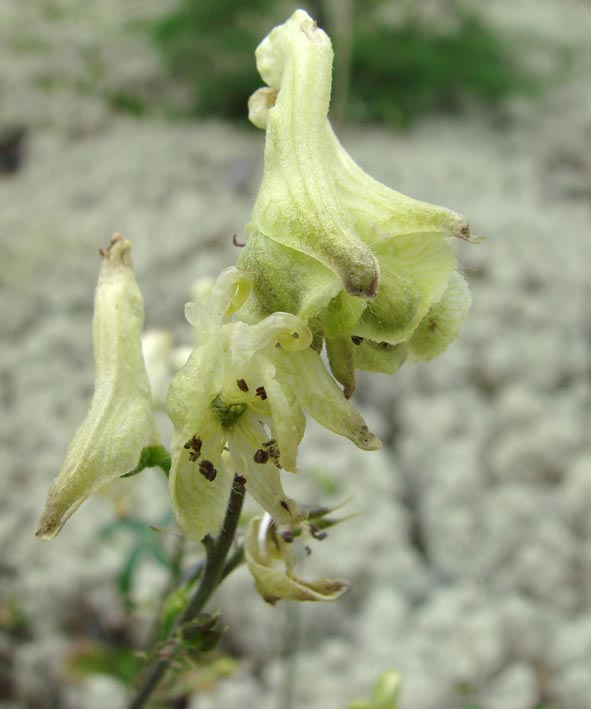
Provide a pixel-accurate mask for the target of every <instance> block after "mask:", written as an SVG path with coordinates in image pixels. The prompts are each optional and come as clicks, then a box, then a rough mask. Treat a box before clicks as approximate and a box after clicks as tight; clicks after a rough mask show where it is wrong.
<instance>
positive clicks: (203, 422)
mask: <svg viewBox="0 0 591 709" xmlns="http://www.w3.org/2000/svg"><path fill="white" fill-rule="evenodd" d="M194 424H195V425H194V427H191V426H190V425H189V426H187V427H185V428H184V429H183V430H180V431H175V432H174V434H173V439H172V450H171V455H172V466H171V469H170V476H169V485H168V489H169V494H170V501H171V505H172V508H173V510H174V513H175V517H176V520H177V523H178V526H179V528H180V530H181V531H182V532H183V534H184V535H185V536H186V537H187V539H191V540H192V541H199V540H200V539H202V538H203V537H204V536H205V535H206V534H211V535H216V534H217V533H218V531H219V529H220V526H221V524H222V522H223V520H224V514H225V511H226V506H227V504H228V497H229V495H230V488H231V485H232V479H233V475H232V473H231V471H229V470H228V468H227V466H226V465H225V463H224V461H223V460H222V451H223V449H224V443H225V436H224V433H223V431H222V427H221V425H220V422H219V420H218V418H217V416H216V415H215V413H214V412H213V411H212V410H211V409H207V410H206V411H205V412H204V415H203V416H202V418H201V419H200V420H199V421H195V422H194ZM197 450H198V451H199V454H197Z"/></svg>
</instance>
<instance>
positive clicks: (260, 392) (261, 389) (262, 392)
mask: <svg viewBox="0 0 591 709" xmlns="http://www.w3.org/2000/svg"><path fill="white" fill-rule="evenodd" d="M256 395H257V396H260V397H261V399H262V400H263V401H265V400H266V398H267V392H266V391H265V387H257V388H256Z"/></svg>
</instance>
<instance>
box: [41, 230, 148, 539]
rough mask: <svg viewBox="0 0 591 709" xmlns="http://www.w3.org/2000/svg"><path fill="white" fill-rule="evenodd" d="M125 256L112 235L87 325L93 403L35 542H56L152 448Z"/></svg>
mask: <svg viewBox="0 0 591 709" xmlns="http://www.w3.org/2000/svg"><path fill="white" fill-rule="evenodd" d="M130 248H131V245H130V243H129V241H127V240H126V239H124V238H123V237H122V236H121V235H119V234H116V235H115V236H114V237H113V239H112V240H111V244H110V245H109V247H108V248H107V249H106V250H105V251H104V252H101V255H102V259H103V261H102V265H101V269H100V273H99V279H98V285H97V288H96V294H95V302H94V319H93V344H94V359H95V373H96V374H95V390H94V396H93V398H92V402H91V404H90V409H89V411H88V414H87V415H86V418H85V420H84V422H83V423H82V425H81V426H80V428H79V429H78V431H77V432H76V435H75V436H74V439H73V441H72V443H71V444H70V447H69V449H68V453H67V455H66V460H65V463H64V466H63V468H62V470H61V472H60V473H59V475H58V476H57V478H56V479H55V481H54V483H53V485H52V486H51V489H50V491H49V495H48V498H47V503H46V507H45V511H44V512H43V515H42V517H41V520H40V521H39V527H38V529H37V536H38V537H41V538H42V539H52V538H53V537H55V535H56V534H57V533H58V532H59V530H60V529H61V527H62V526H63V524H64V523H65V522H66V520H67V519H68V518H69V517H70V515H71V514H72V513H73V512H74V511H75V510H76V509H77V508H78V507H79V505H81V504H82V502H84V500H86V498H87V497H89V496H90V495H92V494H93V493H95V492H97V491H98V490H99V489H100V488H102V487H103V486H104V485H105V484H106V483H108V482H110V481H111V480H114V479H115V478H118V477H120V476H122V475H124V474H126V473H128V472H129V471H131V470H133V469H134V468H135V467H136V466H137V465H138V463H139V461H140V459H141V455H142V450H143V449H144V448H145V447H147V446H151V445H155V444H157V443H158V435H157V433H156V427H155V423H154V416H153V409H152V399H151V393H150V384H149V382H148V377H147V375H146V369H145V366H144V360H143V356H142V345H141V339H140V338H141V331H142V325H143V320H144V306H143V300H142V296H141V293H140V291H139V288H138V285H137V283H136V280H135V276H134V273H133V268H132V265H131V259H130V256H129V251H130Z"/></svg>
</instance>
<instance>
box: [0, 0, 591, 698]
mask: <svg viewBox="0 0 591 709" xmlns="http://www.w3.org/2000/svg"><path fill="white" fill-rule="evenodd" d="M243 5H247V6H246V7H243ZM304 6H305V7H307V8H308V9H309V11H310V12H311V13H313V14H315V15H316V16H317V17H318V18H319V20H320V24H321V26H323V27H325V28H327V30H328V31H329V33H330V34H331V35H332V37H333V41H334V43H335V48H336V50H337V60H336V68H335V93H334V102H333V113H332V116H333V119H334V121H335V124H336V125H337V126H338V132H339V135H340V137H341V140H342V142H343V144H344V145H345V147H346V148H347V149H348V150H349V151H350V152H351V154H352V155H353V156H354V157H355V159H356V160H357V161H358V162H359V163H360V164H361V165H362V166H363V167H364V168H365V169H366V170H367V171H368V172H369V173H370V174H372V175H373V176H375V177H376V178H378V179H380V180H382V181H384V182H385V183H386V184H388V185H389V186H391V187H393V188H395V189H398V190H400V191H402V192H404V193H407V194H409V195H411V196H413V197H417V198H420V199H423V200H427V201H431V202H435V203H438V204H443V205H446V206H448V207H451V208H453V209H455V210H457V211H459V212H462V213H464V214H466V215H467V216H468V218H469V219H470V221H471V224H472V228H473V231H474V232H475V233H477V234H482V235H485V236H486V237H487V238H486V241H484V242H483V243H482V244H480V245H478V246H474V245H469V244H459V245H457V251H458V255H459V257H460V259H461V261H462V263H463V264H464V269H465V273H466V275H467V276H468V279H469V281H470V283H471V288H472V293H473V297H474V306H473V309H472V313H471V316H470V319H469V321H468V323H467V324H466V326H465V327H464V331H463V334H462V336H461V339H460V340H459V341H458V342H457V343H455V344H454V345H453V346H452V347H451V348H450V350H449V351H448V352H447V353H446V354H445V355H443V356H442V357H441V358H439V359H438V360H435V361H434V362H432V363H429V364H425V365H420V366H414V367H413V366H409V365H406V366H405V367H404V368H403V369H402V370H401V371H400V372H399V373H398V374H396V375H395V376H393V377H386V376H381V375H379V376H373V377H369V376H368V377H364V378H362V380H361V382H360V384H359V387H358V393H357V394H356V403H357V405H358V406H359V407H360V408H361V409H362V410H363V412H364V414H365V415H366V417H367V419H368V421H369V422H370V424H371V426H372V427H373V428H374V429H375V430H376V432H377V433H378V434H379V435H381V437H382V439H383V441H384V444H385V445H384V450H383V451H381V452H378V453H374V454H365V453H361V452H359V451H357V450H356V449H355V448H354V447H353V446H352V445H351V444H350V443H349V442H348V441H345V440H340V439H336V438H335V437H331V436H329V435H328V434H327V433H326V432H323V431H320V430H318V429H317V428H315V427H314V426H310V428H309V431H308V433H307V438H306V439H305V442H304V445H303V447H302V452H301V465H300V468H301V470H302V475H300V476H299V477H298V479H295V480H290V481H289V483H290V491H291V492H292V493H293V494H294V495H295V496H297V497H298V498H299V499H301V500H303V501H305V502H321V503H325V504H332V503H335V502H338V501H341V500H343V499H345V498H348V497H351V498H352V501H351V502H350V503H349V505H348V507H347V510H348V511H351V512H356V513H357V516H356V517H355V518H354V519H352V520H350V521H349V522H347V523H346V524H343V525H342V526H340V527H337V528H335V529H334V530H333V531H331V534H330V536H329V539H327V540H326V541H324V542H322V544H317V545H316V547H315V548H314V553H313V554H312V556H311V557H310V559H309V560H307V561H306V563H305V567H304V573H305V574H309V575H310V576H312V575H314V574H326V575H333V576H344V577H346V578H349V579H350V580H351V583H352V591H351V592H350V594H348V596H346V597H345V598H344V599H342V600H341V601H339V602H338V603H336V604H334V605H331V606H322V607H315V606H314V607H313V606H302V607H297V608H293V607H292V606H283V607H282V606H281V605H279V606H278V607H276V608H271V607H267V606H265V604H264V603H263V601H262V600H261V599H260V598H259V597H258V595H257V594H256V592H255V591H254V588H253V585H252V580H251V578H250V577H249V575H248V573H247V571H246V570H245V569H241V570H240V571H238V572H236V574H235V575H233V576H232V577H231V578H230V579H229V580H228V581H227V583H226V584H225V586H224V588H223V589H222V591H221V593H220V594H219V595H218V596H216V598H214V600H213V602H212V608H221V609H222V610H223V614H224V615H223V617H224V622H225V623H227V624H228V625H229V630H228V632H227V634H226V635H225V637H224V641H223V643H222V646H221V648H220V649H219V650H218V651H216V653H213V654H211V655H209V656H207V657H205V658H204V660H203V662H202V663H200V664H199V665H198V666H196V667H195V668H194V669H193V670H192V671H191V672H189V673H186V676H185V677H184V679H183V684H182V686H181V689H179V697H177V699H176V703H172V702H169V703H168V704H162V706H170V707H172V706H174V707H192V708H194V709H222V708H223V709H226V707H233V708H234V709H261V708H262V709H304V708H306V709H307V708H308V707H311V708H313V709H345V708H346V707H347V705H348V703H349V702H350V701H352V700H353V699H355V698H362V697H367V696H368V695H369V693H370V688H371V686H372V684H373V682H374V681H375V679H376V677H377V676H378V674H379V673H381V672H383V671H385V670H387V669H390V668H395V669H397V670H399V671H400V672H401V673H402V674H403V677H404V692H403V707H404V708H405V709H589V708H590V707H591V671H590V662H591V593H590V553H591V551H590V537H591V453H590V450H589V430H590V427H589V423H590V422H589V418H590V417H589V411H590V409H589V369H590V368H589V341H590V334H591V332H590V327H589V263H590V260H589V257H590V251H591V249H590V247H589V225H590V220H589V217H590V215H589V207H590V197H591V185H590V168H591V156H590V139H591V116H590V89H589V75H590V69H591V57H590V53H589V49H588V45H589V36H590V30H591V10H590V6H589V3H588V2H587V0H513V1H509V0H490V1H489V2H486V3H482V2H480V3H479V2H476V0H472V1H467V2H452V1H447V2H446V1H444V0H439V1H436V0H429V1H428V2H427V1H424V2H410V1H409V0H399V1H395V0H382V1H378V0H373V1H367V2H365V1H362V0H358V1H357V2H353V0H349V1H348V2H345V1H343V2H332V3H331V2H316V3H311V4H308V5H304ZM295 8H296V5H292V4H290V3H285V2H273V1H271V0H266V1H263V0H257V2H253V3H248V4H243V3H238V2H231V1H229V0H225V1H224V2H217V3H215V2H205V0H202V1H201V2H197V0H182V1H181V0H179V1H178V2H176V1H174V2H173V1H172V0H167V2H156V1H155V0H150V1H149V2H148V1H146V2H138V1H135V0H134V1H131V0H129V1H126V2H122V1H121V0H101V2H95V3H85V2H79V1H76V0H27V1H26V2H24V1H23V0H2V2H1V3H0V242H1V247H2V249H1V255H0V294H1V300H0V327H1V332H2V347H1V350H0V398H1V401H2V407H1V409H0V415H1V417H2V418H1V423H0V440H1V441H2V461H3V466H2V470H3V473H2V476H3V477H2V482H3V486H2V488H3V492H2V495H1V496H0V707H2V708H3V709H9V708H15V709H16V708H17V707H18V708H19V709H20V708H21V707H23V708H24V707H27V708H29V707H31V708H35V709H37V708H39V709H46V708H49V707H55V708H56V709H57V708H58V707H59V708H60V709H61V708H66V709H77V708H79V707H85V709H91V708H94V707H96V708H103V707H113V708H114V707H123V706H125V700H126V696H128V694H127V692H128V687H129V685H130V682H131V681H132V677H133V674H134V672H135V668H136V665H137V658H136V656H135V655H134V651H135V650H136V649H137V648H141V647H142V644H143V643H144V642H145V639H146V637H147V634H148V633H149V628H150V618H151V616H152V615H153V613H154V612H155V611H156V609H157V607H158V602H159V599H160V596H161V594H162V592H163V589H165V588H166V586H167V583H168V581H169V575H170V570H169V560H170V555H171V554H172V553H173V551H174V545H175V539H174V537H173V536H171V535H166V534H156V533H152V532H150V530H149V528H148V527H147V526H146V525H148V524H152V525H160V526H170V524H171V522H170V519H169V509H168V502H167V496H166V487H165V484H164V481H163V480H162V479H161V478H160V477H159V475H158V474H157V473H156V472H155V471H149V472H146V473H143V474H142V475H141V476H138V478H134V479H132V480H129V481H126V482H125V483H122V484H121V486H119V487H118V488H116V489H114V490H111V491H110V493H108V494H105V496H102V497H97V498H96V499H93V500H90V501H89V502H88V503H86V504H85V505H84V506H83V507H82V508H81V510H80V511H79V512H78V513H77V514H76V515H75V516H74V517H73V518H72V520H71V521H70V522H69V523H68V524H67V526H66V527H65V528H64V530H63V531H62V533H61V534H60V536H59V537H58V539H57V540H55V541H54V542H52V543H51V544H43V543H41V542H38V541H37V540H35V538H34V536H33V534H34V530H35V526H36V520H37V518H38V516H39V514H40V511H41V510H42V507H43V503H44V499H45V495H46V493H47V489H48V486H49V484H50V482H51V480H52V478H53V476H54V475H55V474H56V473H57V471H58V470H59V469H60V467H61V463H62V461H63V458H64V454H65V450H66V447H67V444H68V442H69V440H70V439H71V436H72V434H73V432H74V431H75V429H76V427H77V425H78V424H79V423H80V422H81V420H82V417H83V416H84V412H85V410H86V408H87V405H88V402H89V398H90V396H91V393H92V387H93V364H92V342H91V318H92V300H93V294H94V285H95V281H96V275H97V271H98V266H99V257H98V253H97V252H98V249H99V248H100V247H104V246H105V245H106V244H107V243H108V241H109V238H110V236H111V233H112V232H113V231H121V232H123V233H124V234H125V235H126V236H127V237H128V238H129V239H130V240H131V241H132V243H133V258H134V263H135V266H136V271H137V277H138V280H139V283H140V286H141V288H142V291H143V293H144V297H145V302H146V326H147V327H148V328H158V329H164V330H167V331H170V332H171V333H172V334H173V336H174V341H175V344H176V345H182V344H188V343H189V341H190V328H189V327H188V326H187V325H186V324H185V323H184V321H183V304H184V303H185V301H186V300H188V299H189V297H190V289H191V286H192V285H193V283H194V282H195V280H196V279H198V278H199V277H203V276H215V275H216V274H217V272H218V271H219V270H220V269H221V268H222V267H223V266H225V265H229V264H232V263H233V262H234V261H235V259H236V256H237V252H236V247H234V246H233V245H232V235H233V234H238V236H239V237H242V236H243V235H244V231H243V230H244V225H245V224H246V222H247V221H248V217H249V212H250V209H251V207H252V204H253V202H254V197H255V195H256V191H257V187H258V182H259V180H260V175H261V169H262V151H263V144H264V136H263V135H262V133H260V132H258V131H256V130H255V129H254V128H253V127H252V126H250V125H249V124H248V121H247V119H246V111H245V98H246V97H247V96H248V95H249V93H250V92H251V91H252V90H253V89H255V88H257V87H258V86H259V85H260V83H261V82H260V81H259V80H257V77H256V71H255V65H254V56H253V51H254V48H255V46H256V44H257V43H258V41H260V39H262V38H263V37H264V35H265V34H266V33H267V32H268V31H269V29H270V28H271V27H272V26H273V25H274V24H275V23H277V22H280V21H283V20H284V19H286V18H287V17H288V16H289V14H290V13H291V12H292V11H293V10H294V9H295ZM162 426H163V433H164V434H165V433H166V430H167V429H166V422H165V420H164V417H162ZM113 520H115V522H113ZM198 553H199V549H198V548H197V547H196V546H195V547H191V548H189V549H188V550H187V551H186V559H187V563H190V561H191V559H193V558H196V557H197V556H198Z"/></svg>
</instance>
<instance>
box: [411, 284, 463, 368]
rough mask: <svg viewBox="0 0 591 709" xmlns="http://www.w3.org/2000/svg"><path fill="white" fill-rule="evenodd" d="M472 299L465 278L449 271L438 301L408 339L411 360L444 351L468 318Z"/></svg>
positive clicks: (431, 357) (429, 357)
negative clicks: (445, 285) (445, 284)
mask: <svg viewBox="0 0 591 709" xmlns="http://www.w3.org/2000/svg"><path fill="white" fill-rule="evenodd" d="M471 304H472V298H471V296H470V290H469V289H468V284H467V283H466V280H465V278H464V277H463V276H462V275H461V274H460V273H458V272H457V271H455V272H454V273H452V274H451V276H450V278H449V281H448V284H447V288H446V289H445V292H444V293H443V296H442V297H441V300H440V301H439V302H438V303H435V305H433V306H431V308H430V309H429V312H428V313H427V314H426V315H425V317H424V318H423V320H422V321H421V324H420V325H419V326H418V328H417V329H416V331H415V333H414V334H413V336H412V337H411V339H410V340H409V343H408V344H409V347H410V352H411V354H412V356H413V358H414V359H420V360H427V359H433V357H437V355H439V354H441V353H442V352H444V351H445V350H446V349H447V347H448V345H449V344H450V343H451V342H453V341H454V340H455V339H456V337H457V336H458V334H459V332H460V328H461V327H462V324H463V323H464V321H465V320H466V318H467V317H468V313H469V312H470V305H471Z"/></svg>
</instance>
